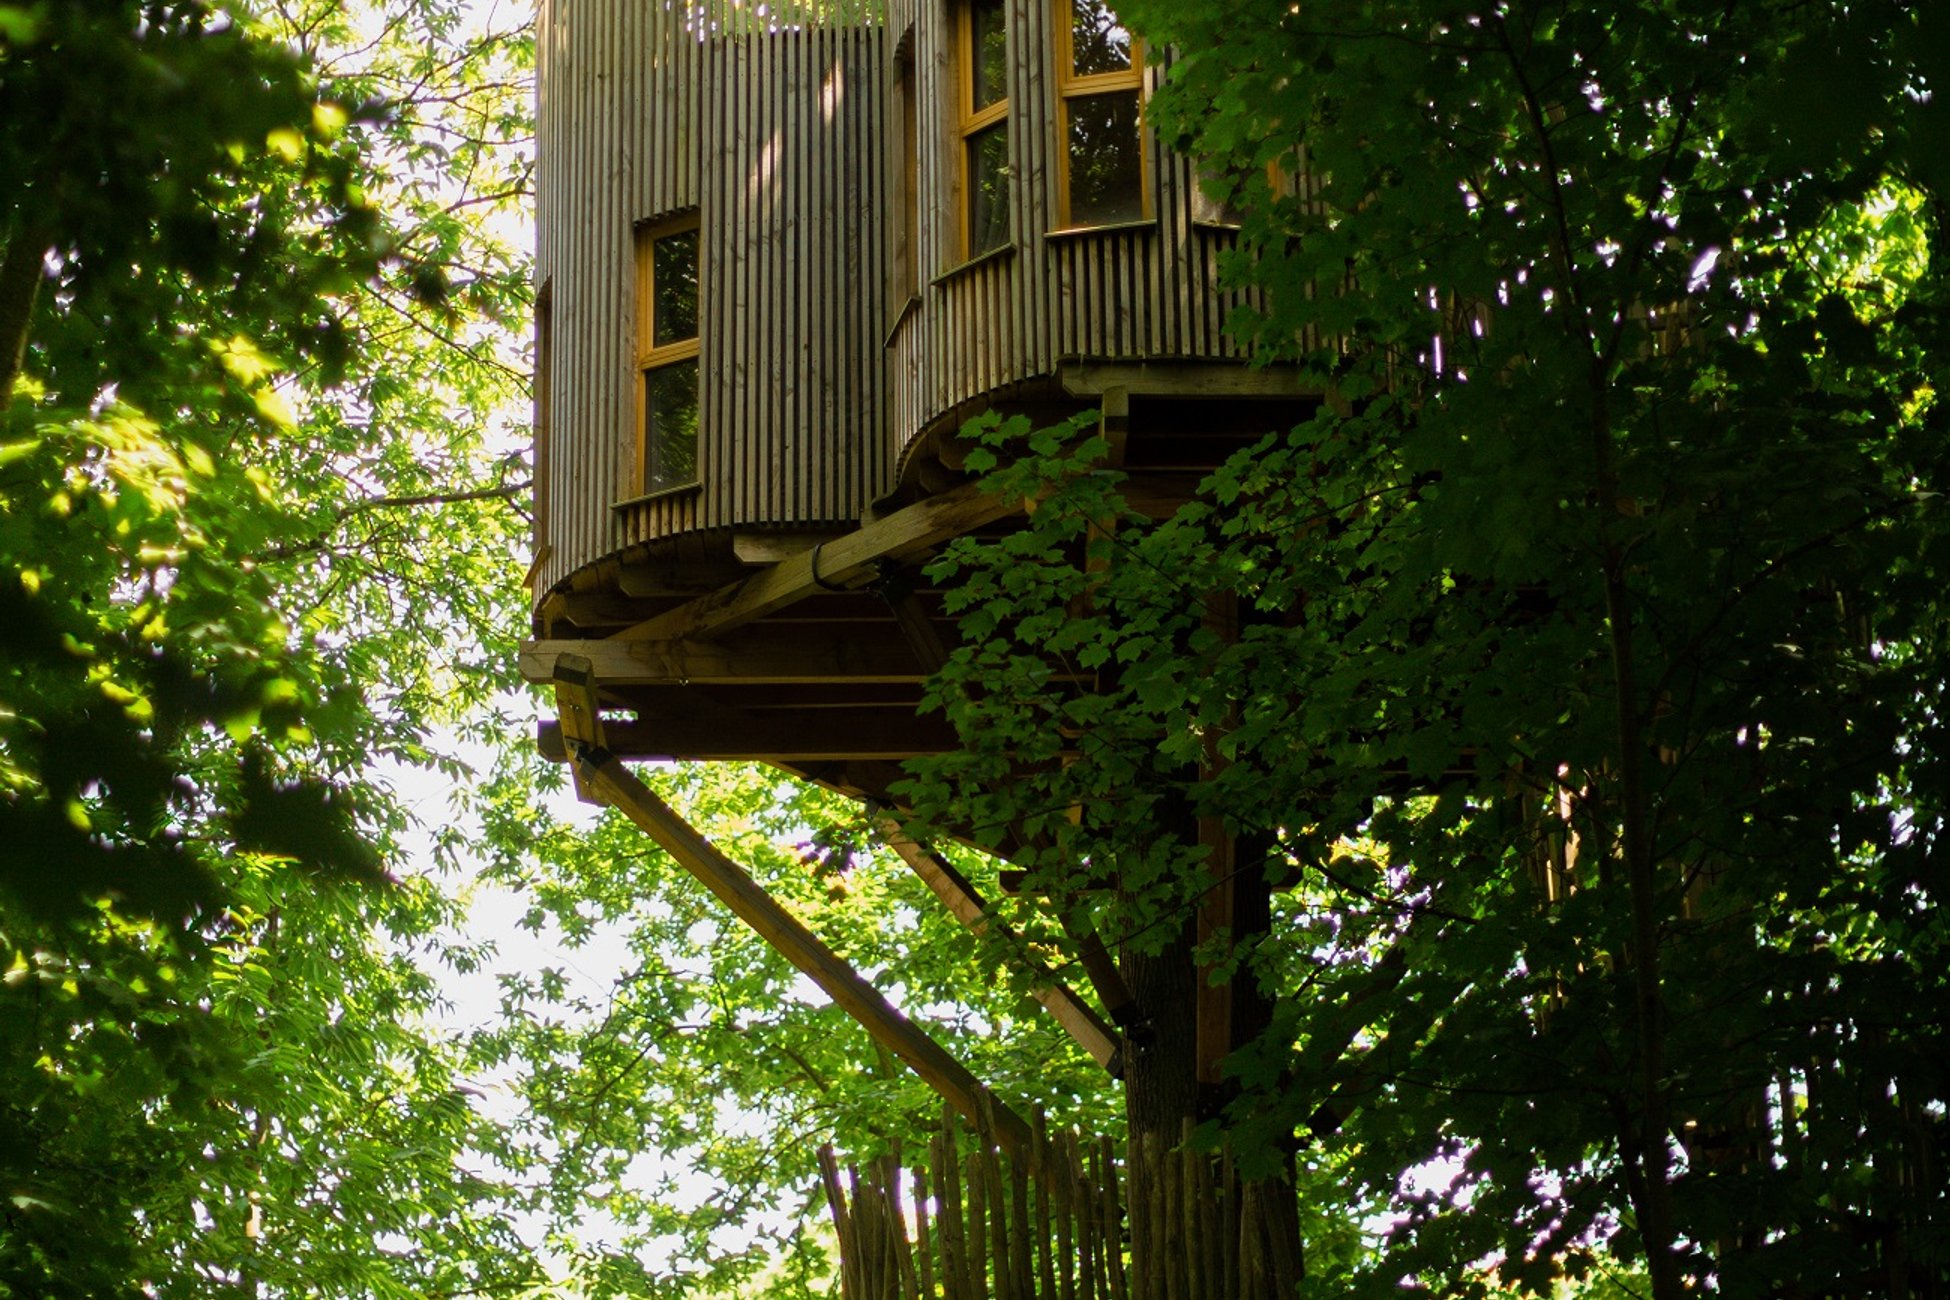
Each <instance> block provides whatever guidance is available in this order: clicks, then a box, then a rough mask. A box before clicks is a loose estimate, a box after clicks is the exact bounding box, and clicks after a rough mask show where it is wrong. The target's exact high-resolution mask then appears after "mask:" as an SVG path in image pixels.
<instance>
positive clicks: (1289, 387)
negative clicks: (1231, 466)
mask: <svg viewBox="0 0 1950 1300" xmlns="http://www.w3.org/2000/svg"><path fill="white" fill-rule="evenodd" d="M1059 377H1060V379H1061V381H1062V384H1063V391H1064V392H1066V393H1069V394H1070V395H1071V396H1073V397H1094V396H1096V395H1097V394H1099V393H1103V392H1107V391H1109V390H1111V389H1113V388H1121V389H1123V390H1124V391H1125V392H1127V393H1132V394H1135V395H1137V396H1141V397H1143V396H1154V395H1162V396H1169V397H1193V396H1196V397H1318V396H1320V390H1319V389H1318V388H1314V387H1311V386H1309V385H1308V384H1307V383H1306V382H1305V381H1304V380H1303V378H1302V377H1301V374H1300V372H1299V371H1298V370H1297V369H1294V368H1293V367H1291V366H1261V367H1254V366H1250V365H1247V364H1246V363H1245V362H1243V361H1071V362H1066V363H1065V364H1064V365H1063V367H1062V369H1061V372H1060V376H1059Z"/></svg>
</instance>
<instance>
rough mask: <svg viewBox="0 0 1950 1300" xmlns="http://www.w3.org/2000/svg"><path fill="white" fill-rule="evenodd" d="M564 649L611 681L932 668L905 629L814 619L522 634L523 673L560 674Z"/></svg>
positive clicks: (801, 676) (821, 676)
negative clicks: (695, 637)
mask: <svg viewBox="0 0 1950 1300" xmlns="http://www.w3.org/2000/svg"><path fill="white" fill-rule="evenodd" d="M565 654H572V655H578V656H580V657H582V658H584V659H587V660H588V661H589V663H590V666H591V669H592V671H593V672H594V673H595V678H596V681H597V682H599V683H601V684H602V685H605V686H612V685H613V686H627V685H631V684H633V683H642V684H655V683H664V682H668V683H692V684H704V685H709V684H713V683H717V684H728V685H747V684H761V683H766V682H913V683H918V682H920V681H922V680H923V679H925V678H926V676H927V672H926V670H924V669H923V668H922V666H921V663H920V661H919V660H917V659H916V658H915V657H914V651H913V649H912V648H911V647H910V646H909V645H908V643H907V640H906V638H904V637H903V636H902V635H901V634H900V631H899V629H897V628H895V627H892V626H888V627H884V628H867V629H859V630H851V631H836V630H832V629H826V628H820V627H809V628H804V629H795V631H794V633H793V635H792V636H791V637H790V638H785V637H780V636H777V635H774V634H772V633H769V632H768V633H763V634H759V635H753V634H749V633H748V634H745V635H742V636H733V637H727V638H725V639H724V640H722V641H699V642H678V641H641V640H625V639H623V638H621V637H598V638H588V639H581V640H549V641H524V642H523V643H522V646H521V659H520V667H521V675H522V676H523V677H525V678H527V679H528V680H529V681H531V682H544V683H545V682H551V681H554V680H555V664H556V661H557V660H558V659H559V658H560V657H561V656H562V655H565Z"/></svg>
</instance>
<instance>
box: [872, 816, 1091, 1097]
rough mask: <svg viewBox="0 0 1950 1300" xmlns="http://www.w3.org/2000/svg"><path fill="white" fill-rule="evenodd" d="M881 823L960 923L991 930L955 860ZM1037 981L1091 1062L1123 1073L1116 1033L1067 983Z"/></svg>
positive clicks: (887, 821) (882, 819)
mask: <svg viewBox="0 0 1950 1300" xmlns="http://www.w3.org/2000/svg"><path fill="white" fill-rule="evenodd" d="M875 822H876V825H877V826H878V828H879V830H880V834H881V838H883V839H885V840H886V841H887V845H888V847H889V848H891V849H893V850H894V852H895V853H897V854H898V855H900V859H901V861H903V862H905V863H907V865H908V866H909V867H910V868H912V869H913V871H914V874H915V875H917V876H919V877H920V878H921V879H922V880H923V881H924V882H925V883H926V884H927V886H928V888H929V889H931V890H933V891H934V894H935V897H936V898H939V899H940V900H941V901H942V903H943V904H944V905H946V907H947V908H948V910H949V911H950V912H952V913H953V914H954V916H955V919H956V920H958V921H960V922H961V923H962V924H963V925H965V926H967V927H968V928H969V929H970V930H972V931H973V932H974V933H976V934H983V933H986V932H987V930H988V928H989V925H990V924H991V920H990V917H989V915H988V908H987V904H985V903H984V902H983V901H982V896H981V895H980V894H978V893H977V892H976V891H975V887H974V886H973V885H971V884H970V883H969V882H968V878H967V877H966V876H964V875H962V874H961V872H959V871H957V870H956V869H955V865H954V864H953V863H952V862H949V861H948V860H947V859H946V858H944V857H942V856H941V855H940V854H939V853H937V852H935V851H934V850H933V849H931V848H929V847H928V846H927V845H925V844H923V843H921V842H920V841H919V840H917V839H915V838H914V837H913V836H912V835H909V834H908V833H907V830H906V828H905V827H903V826H902V825H901V824H900V822H899V821H898V820H897V819H896V818H894V817H893V816H892V815H891V814H888V813H886V812H885V811H882V812H880V815H879V816H877V817H876V818H875ZM1000 933H1004V934H1007V933H1009V930H1008V927H1007V926H1003V927H1002V929H1001V931H1000ZM1012 937H1013V936H1012ZM1034 978H1035V984H1034V985H1033V986H1032V988H1031V989H1030V993H1031V995H1032V996H1033V997H1034V998H1035V999H1036V1000H1037V1001H1038V1002H1040V1003H1042V1004H1043V1006H1044V1008H1045V1009H1046V1010H1048V1011H1049V1013H1050V1015H1052V1016H1054V1017H1055V1018H1056V1023H1057V1024H1059V1025H1061V1026H1063V1030H1064V1032H1065V1033H1067V1034H1069V1035H1070V1037H1071V1038H1073V1039H1075V1040H1076V1042H1077V1045H1078V1046H1079V1047H1081V1048H1083V1050H1084V1051H1085V1052H1088V1053H1089V1054H1090V1059H1091V1060H1093V1061H1095V1062H1096V1063H1097V1064H1099V1065H1101V1066H1103V1067H1104V1068H1105V1069H1106V1070H1108V1071H1110V1073H1111V1075H1112V1077H1113V1078H1114V1077H1117V1076H1118V1075H1120V1074H1121V1073H1122V1068H1121V1065H1120V1063H1119V1061H1118V1055H1117V1033H1116V1031H1115V1030H1113V1029H1112V1028H1111V1027H1110V1025H1109V1024H1107V1023H1106V1022H1105V1020H1104V1018H1103V1017H1102V1016H1100V1015H1098V1014H1097V1012H1096V1011H1095V1010H1093V1009H1092V1008H1091V1006H1090V1004H1089V1003H1087V1002H1085V1001H1084V1000H1083V999H1082V998H1080V997H1078V996H1077V995H1076V993H1075V992H1074V991H1072V990H1071V989H1070V987H1069V986H1068V985H1066V984H1064V983H1063V982H1062V981H1061V980H1058V979H1056V978H1055V977H1054V976H1052V975H1050V974H1049V973H1048V972H1046V971H1038V972H1037V973H1036V975H1035V977H1034Z"/></svg>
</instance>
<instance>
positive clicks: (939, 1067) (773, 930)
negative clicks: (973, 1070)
mask: <svg viewBox="0 0 1950 1300" xmlns="http://www.w3.org/2000/svg"><path fill="white" fill-rule="evenodd" d="M575 765H576V768H577V769H578V770H579V771H580V772H581V774H582V779H583V780H584V781H585V782H587V783H588V785H589V786H590V788H591V789H593V790H595V791H596V792H597V793H598V794H600V795H601V796H602V797H603V799H604V800H605V801H606V802H608V803H611V804H613V805H615V807H616V808H617V809H618V810H619V811H621V812H622V814H623V815H624V816H625V817H628V818H629V819H630V820H631V821H632V822H634V823H635V824H636V825H637V826H638V827H639V828H640V829H641V830H642V831H643V832H644V833H645V834H646V835H648V836H650V838H651V839H653V840H655V841H656V842H657V843H658V844H659V845H661V846H662V847H663V849H664V851H665V852H666V853H668V854H670V856H671V857H673V858H675V859H676V860H677V862H678V865H680V866H682V867H683V868H684V869H685V870H686V871H688V872H690V873H691V874H692V875H693V876H695V877H697V879H698V880H699V881H700V882H701V883H702V884H703V885H704V886H705V888H707V889H709V890H710V891H711V892H712V893H713V894H715V895H717V897H718V899H719V901H721V902H723V903H724V905H725V906H726V907H728V908H730V909H731V911H732V913H733V914H734V915H736V916H737V917H738V919H739V920H741V921H743V922H744V923H745V924H746V925H749V926H750V927H751V928H752V929H753V930H754V931H756V932H757V934H758V935H759V937H761V938H763V939H764V940H765V941H766V942H767V943H769V944H771V945H772V947H773V948H775V949H777V950H778V951H779V953H780V954H781V955H783V956H784V957H785V958H786V960H788V961H790V962H791V963H792V964H793V965H794V966H796V967H798V968H799V969H800V970H801V971H803V972H804V973H805V975H806V977H807V978H808V979H810V980H812V981H813V983H815V984H817V985H819V987H820V988H821V989H822V990H824V992H825V993H826V996H828V997H830V998H832V999H833V1001H834V1002H835V1003H836V1004H837V1005H838V1006H839V1007H840V1009H841V1010H843V1011H845V1012H846V1013H847V1014H848V1015H849V1016H852V1017H853V1018H854V1019H855V1020H857V1021H858V1022H859V1023H860V1024H861V1025H862V1026H863V1027H864V1028H865V1029H866V1031H867V1032H868V1033H869V1034H871V1035H872V1036H873V1040H874V1041H875V1042H876V1043H879V1044H880V1045H881V1046H882V1047H885V1048H886V1049H887V1050H888V1051H890V1052H892V1053H893V1054H894V1055H895V1056H898V1057H899V1058H900V1059H901V1060H903V1061H905V1062H907V1064H908V1066H909V1067H911V1068H912V1069H913V1071H914V1072H915V1073H916V1074H918V1075H920V1076H921V1078H922V1079H923V1080H924V1081H925V1082H926V1083H927V1085H928V1086H929V1087H931V1088H933V1089H934V1090H935V1091H936V1092H937V1093H939V1094H940V1095H941V1096H942V1097H943V1098H944V1099H945V1100H947V1102H948V1103H949V1104H950V1105H952V1106H953V1107H954V1108H955V1109H956V1110H958V1111H960V1112H961V1113H962V1114H963V1115H966V1116H967V1117H968V1118H969V1120H970V1121H971V1122H973V1123H982V1122H984V1121H985V1120H987V1119H988V1118H989V1117H991V1116H992V1117H993V1122H994V1128H995V1136H996V1139H997V1141H998V1142H999V1143H1000V1144H1001V1145H1002V1147H1003V1148H1004V1149H1006V1150H1007V1151H1008V1152H1009V1153H1010V1154H1011V1155H1015V1156H1019V1157H1023V1158H1025V1159H1033V1158H1034V1152H1033V1147H1032V1143H1031V1141H1030V1128H1029V1125H1028V1123H1027V1122H1025V1121H1024V1120H1023V1118H1022V1116H1020V1115H1018V1114H1016V1113H1015V1112H1014V1111H1012V1110H1010V1109H1009V1108H1008V1107H1007V1106H1006V1105H1004V1104H1003V1103H1002V1102H1001V1101H1000V1100H998V1099H997V1098H996V1097H995V1096H994V1094H992V1093H990V1092H989V1090H988V1088H987V1087H986V1086H985V1085H984V1084H983V1083H982V1082H981V1081H980V1080H979V1079H977V1078H976V1077H975V1076H974V1075H973V1074H970V1073H969V1071H968V1069H967V1067H966V1066H964V1065H962V1063H961V1062H960V1061H957V1060H956V1059H955V1058H954V1057H953V1056H950V1055H949V1054H948V1052H947V1051H946V1049H944V1048H943V1047H942V1046H941V1044H939V1043H937V1042H935V1041H934V1039H932V1038H930V1037H928V1035H927V1034H926V1033H924V1032H923V1031H922V1030H921V1029H920V1028H919V1027H918V1026H916V1025H915V1024H914V1022H913V1021H911V1020H909V1019H908V1018H907V1017H906V1016H904V1015H902V1014H901V1013H900V1012H899V1011H897V1010H896V1009H895V1008H894V1006H893V1004H892V1003H890V1002H888V1001H887V999H886V998H885V997H883V996H882V995H881V993H880V990H878V989H876V988H874V986H873V985H871V984H869V983H868V982H867V981H866V980H865V979H863V978H861V976H860V973H859V972H858V971H856V970H854V969H853V967H852V966H851V965H849V964H848V963H847V961H846V960H845V959H844V958H842V957H840V956H839V954H837V953H835V952H834V951H833V950H832V949H831V948H828V947H827V946H826V945H825V944H823V943H821V942H820V941H819V939H818V937H817V936H815V935H814V934H813V933H812V931H810V930H808V929H807V928H806V927H805V925H804V924H803V923H802V922H801V921H800V920H799V918H797V917H795V916H793V915H792V913H790V912H788V911H786V910H785V908H784V907H782V906H780V905H779V902H778V900H777V899H775V898H773V897H772V896H771V895H770V894H768V893H766V892H765V890H764V888H763V887H762V886H760V885H759V883H758V882H757V881H755V880H753V879H752V878H751V876H750V875H749V874H747V873H746V871H745V869H744V868H743V867H740V866H739V865H738V864H737V863H735V862H733V861H732V860H731V859H730V858H728V857H726V856H725V855H724V854H723V853H721V852H719V850H718V848H717V846H715V845H714V844H712V843H711V842H710V841H709V840H707V839H705V838H704V836H702V835H700V834H699V833H698V832H697V830H696V829H695V828H693V827H692V826H691V824H690V823H689V822H687V821H685V820H684V819H683V818H682V817H680V816H678V815H677V813H676V811H675V810H673V809H672V808H671V807H670V805H669V804H666V803H665V802H664V801H663V800H662V799H659V798H658V797H657V796H656V794H655V793H654V792H653V791H651V789H650V788H649V787H648V786H646V785H644V784H643V782H641V781H639V780H638V779H637V778H636V777H635V776H634V775H632V774H631V772H630V771H629V770H628V769H627V768H625V767H624V766H623V764H622V763H621V762H620V761H619V760H618V759H617V758H616V757H615V756H614V755H611V754H608V753H605V752H603V751H601V750H587V749H585V750H582V751H580V752H579V753H578V754H577V757H576V760H575Z"/></svg>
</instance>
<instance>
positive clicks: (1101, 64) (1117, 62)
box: [1070, 0, 1131, 77]
mask: <svg viewBox="0 0 1950 1300" xmlns="http://www.w3.org/2000/svg"><path fill="white" fill-rule="evenodd" d="M1070 53H1071V59H1072V63H1073V64H1074V66H1075V69H1076V75H1077V76H1079V77H1088V76H1090V75H1092V74H1093V73H1098V72H1123V71H1125V70H1127V69H1128V68H1129V67H1130V66H1131V34H1130V33H1129V32H1128V31H1125V30H1124V27H1123V25H1122V24H1121V23H1119V22H1118V21H1117V15H1116V14H1114V13H1112V12H1111V11H1110V6H1108V5H1106V4H1105V3H1104V2H1103V0H1072V4H1071V8H1070Z"/></svg>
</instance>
